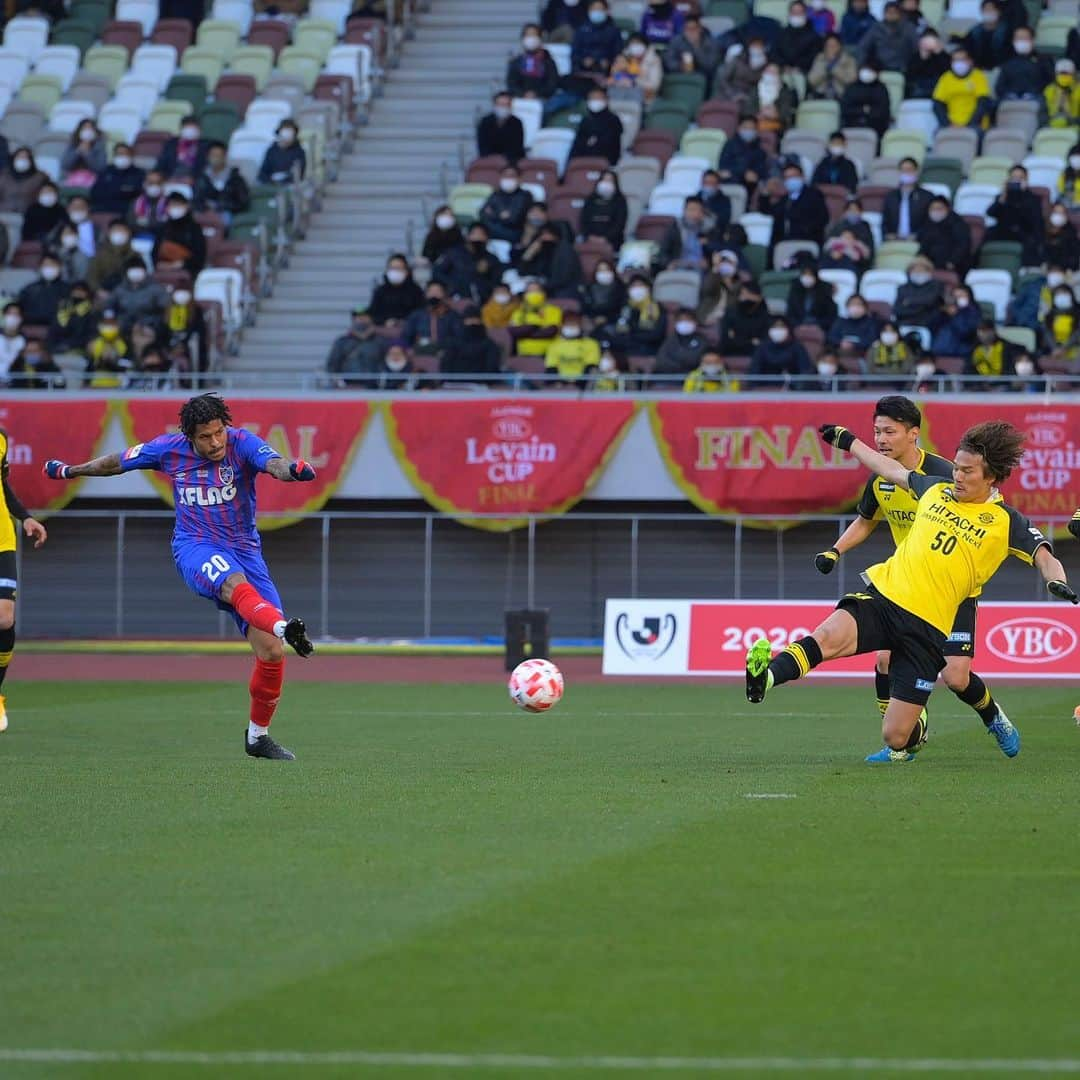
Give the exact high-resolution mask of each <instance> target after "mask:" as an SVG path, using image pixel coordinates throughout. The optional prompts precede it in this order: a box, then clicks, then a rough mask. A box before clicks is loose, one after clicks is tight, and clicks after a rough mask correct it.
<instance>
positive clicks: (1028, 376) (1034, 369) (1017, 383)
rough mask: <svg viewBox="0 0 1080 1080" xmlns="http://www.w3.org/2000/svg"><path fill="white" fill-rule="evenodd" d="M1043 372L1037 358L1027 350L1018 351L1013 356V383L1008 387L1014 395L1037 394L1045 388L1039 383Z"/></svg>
mask: <svg viewBox="0 0 1080 1080" xmlns="http://www.w3.org/2000/svg"><path fill="white" fill-rule="evenodd" d="M1041 374H1042V372H1041V371H1040V370H1039V365H1038V363H1037V362H1036V360H1035V358H1034V357H1033V356H1032V355H1031V353H1029V352H1028V351H1027V349H1017V351H1016V352H1015V353H1014V354H1013V375H1014V376H1015V378H1014V380H1013V382H1012V383H1011V385H1010V386H1009V387H1008V389H1010V390H1012V391H1013V392H1014V393H1020V394H1035V393H1038V392H1039V391H1041V390H1044V389H1045V387H1044V386H1043V384H1042V383H1041V382H1040V381H1039V376H1040V375H1041Z"/></svg>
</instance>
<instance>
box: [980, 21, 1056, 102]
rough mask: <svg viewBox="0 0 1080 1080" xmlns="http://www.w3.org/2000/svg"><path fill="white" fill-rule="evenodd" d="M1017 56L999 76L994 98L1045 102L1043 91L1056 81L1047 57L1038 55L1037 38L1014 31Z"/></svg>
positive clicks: (1021, 29)
mask: <svg viewBox="0 0 1080 1080" xmlns="http://www.w3.org/2000/svg"><path fill="white" fill-rule="evenodd" d="M1012 51H1013V55H1012V56H1011V57H1009V59H1007V60H1005V61H1004V62H1003V63H1002V65H1001V70H1000V71H999V72H998V77H997V83H996V84H995V86H994V97H996V98H997V100H998V102H999V103H1000V102H1002V101H1039V102H1040V103H1041V102H1042V100H1043V90H1045V89H1046V86H1047V84H1048V83H1049V82H1050V80H1051V79H1052V78H1053V77H1054V76H1053V69H1052V68H1051V67H1050V65H1049V63H1048V62H1047V61H1046V59H1045V58H1044V57H1041V56H1038V55H1037V54H1036V53H1035V35H1034V34H1033V33H1032V32H1031V31H1030V30H1029V29H1028V28H1027V27H1026V26H1021V27H1019V28H1018V29H1016V30H1014V31H1013V36H1012Z"/></svg>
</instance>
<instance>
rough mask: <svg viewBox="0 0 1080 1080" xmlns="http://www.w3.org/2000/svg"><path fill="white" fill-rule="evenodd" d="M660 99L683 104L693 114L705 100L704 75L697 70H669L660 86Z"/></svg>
mask: <svg viewBox="0 0 1080 1080" xmlns="http://www.w3.org/2000/svg"><path fill="white" fill-rule="evenodd" d="M660 100H662V101H668V102H674V103H676V104H679V105H683V106H685V108H686V111H687V114H688V115H689V116H693V115H694V114H695V113H696V112H697V111H698V109H699V108H700V107H701V103H702V102H703V101H704V100H705V76H704V75H701V74H699V73H698V72H679V73H670V72H669V73H668V74H667V75H665V76H664V81H663V83H662V84H661V86H660Z"/></svg>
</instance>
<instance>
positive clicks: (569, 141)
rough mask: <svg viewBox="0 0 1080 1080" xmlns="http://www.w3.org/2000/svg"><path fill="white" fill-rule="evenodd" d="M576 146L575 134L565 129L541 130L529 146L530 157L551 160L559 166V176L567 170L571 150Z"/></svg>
mask: <svg viewBox="0 0 1080 1080" xmlns="http://www.w3.org/2000/svg"><path fill="white" fill-rule="evenodd" d="M573 144H574V133H573V132H572V131H567V130H566V129H565V128H541V130H540V131H538V132H537V134H536V137H535V138H534V139H533V141H532V143H531V144H530V145H529V156H530V157H537V158H549V159H550V160H552V161H554V162H556V163H557V164H558V166H559V174H560V175H561V174H562V173H563V172H564V171H565V170H566V162H567V160H568V159H569V157H570V148H571V146H573Z"/></svg>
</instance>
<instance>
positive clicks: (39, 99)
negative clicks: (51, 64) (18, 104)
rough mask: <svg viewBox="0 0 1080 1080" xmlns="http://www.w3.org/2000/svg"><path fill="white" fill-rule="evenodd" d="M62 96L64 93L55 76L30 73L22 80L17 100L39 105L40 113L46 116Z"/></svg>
mask: <svg viewBox="0 0 1080 1080" xmlns="http://www.w3.org/2000/svg"><path fill="white" fill-rule="evenodd" d="M63 96H64V91H63V90H62V89H61V88H60V80H59V79H58V78H57V77H56V76H55V75H38V74H36V73H35V72H31V73H30V74H29V75H27V76H26V78H25V79H23V83H22V86H20V87H19V94H18V98H17V100H18V101H22V102H24V103H32V104H35V105H40V106H41V111H42V112H43V113H45V114H46V115H47V114H48V113H50V112H52V108H53V106H54V105H55V104H56V103H57V102H58V101H59V100H60V99H61V98H62V97H63Z"/></svg>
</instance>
